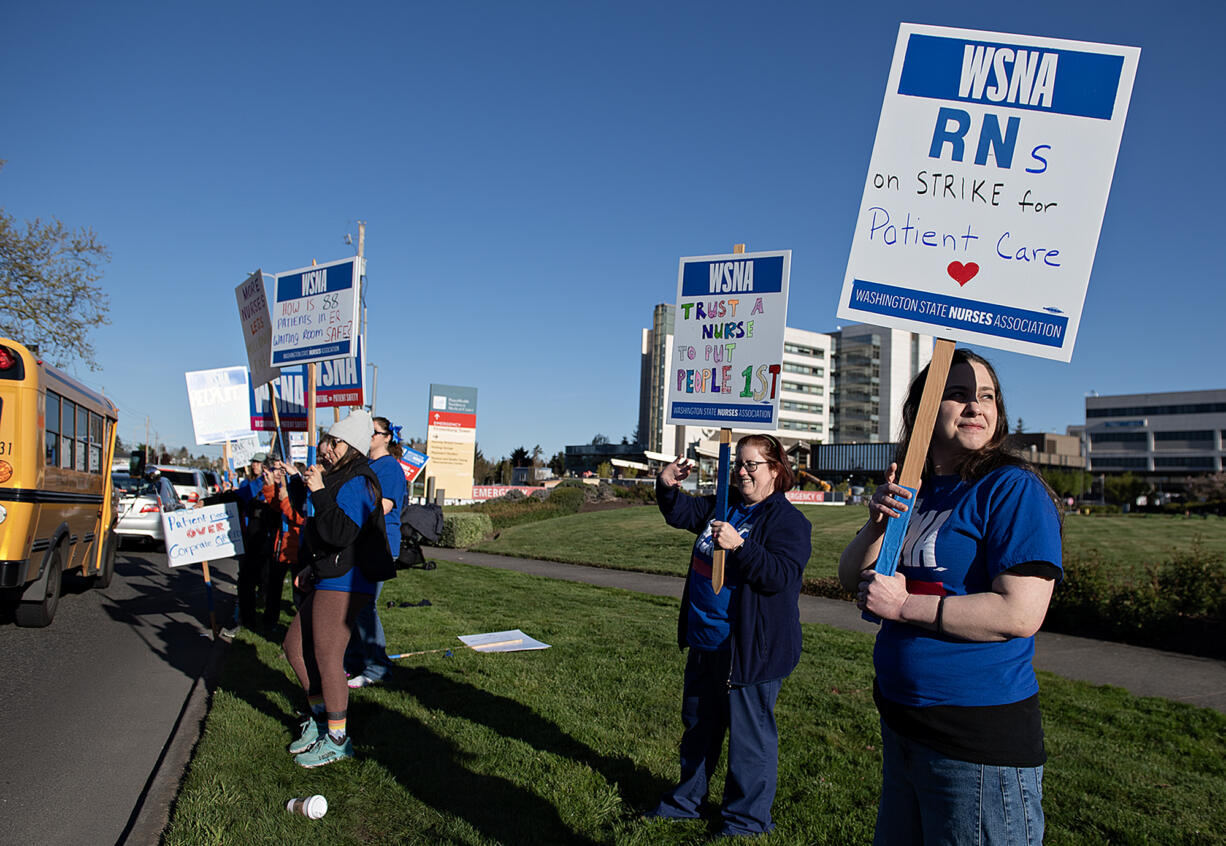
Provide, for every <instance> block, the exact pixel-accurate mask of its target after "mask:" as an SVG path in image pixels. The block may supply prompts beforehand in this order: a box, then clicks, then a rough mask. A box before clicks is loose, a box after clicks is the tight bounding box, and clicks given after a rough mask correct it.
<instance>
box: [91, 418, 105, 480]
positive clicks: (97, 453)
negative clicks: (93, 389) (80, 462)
mask: <svg viewBox="0 0 1226 846" xmlns="http://www.w3.org/2000/svg"><path fill="white" fill-rule="evenodd" d="M102 449H103V446H102V415H101V414H94V413H93V412H92V411H91V412H90V413H89V472H91V473H101V472H102Z"/></svg>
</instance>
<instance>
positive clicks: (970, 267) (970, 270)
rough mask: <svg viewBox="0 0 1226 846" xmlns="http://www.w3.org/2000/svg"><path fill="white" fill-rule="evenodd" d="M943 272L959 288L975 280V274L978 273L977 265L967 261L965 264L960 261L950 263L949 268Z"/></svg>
mask: <svg viewBox="0 0 1226 846" xmlns="http://www.w3.org/2000/svg"><path fill="white" fill-rule="evenodd" d="M945 272H946V273H948V274H949V275H950V276H951V277H952V278H953V280H954V281H955V282H957V283H958V285H960V286H961V285H965V284H966V283H967V282H970V281H971V280H972V279H974V278H975V274H976V273H978V272H979V265H977V264H975V262H973V261H968V262H967V263H966V264H963V263H962V262H960V261H951V262H950V263H949V267H947V268H945Z"/></svg>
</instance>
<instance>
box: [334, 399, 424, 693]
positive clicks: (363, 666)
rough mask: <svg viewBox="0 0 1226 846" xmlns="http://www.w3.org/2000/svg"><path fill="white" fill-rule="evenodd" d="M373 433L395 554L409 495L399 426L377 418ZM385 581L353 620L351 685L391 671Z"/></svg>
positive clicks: (348, 659)
mask: <svg viewBox="0 0 1226 846" xmlns="http://www.w3.org/2000/svg"><path fill="white" fill-rule="evenodd" d="M374 424H375V428H374V434H373V435H371V437H370V450H369V451H368V452H367V456H368V457H369V459H370V469H371V470H373V471H375V475H376V476H378V477H379V487H380V488H381V489H382V499H380V500H379V507H380V508H382V509H383V522H384V524H385V526H386V527H387V548H388V552H390V553H391V556H392V558H395V557H396V556H398V555H399V554H400V509H401V508H403V507H404V500H405V497H406V496H407V495H408V483H407V482H406V481H405V478H404V470H402V469H400V456H402V455H404V447H403V446H401V445H400V427H399V426H393V425H392V421H390V420H388V419H387V418H386V417H376V418H374ZM381 590H383V582H379V583H378V584H376V585H375V601H374V602H371V603H369V604H368V605H364V606H363V607H362V610H361V611H359V612H358V617H357V620H355V621H354V626H353V637H352V638H350V640H349V648H348V649H346V650H345V671H346V672H347V673H349V687H350V688H359V687H365V686H366V685H368V684H378V683H380V682H386V681H387V676H388V674H389V673H390V672H391V671H392V659H390V658H388V657H387V638H386V636H385V635H384V633H383V621H381V620H380V619H379V592H380V591H381Z"/></svg>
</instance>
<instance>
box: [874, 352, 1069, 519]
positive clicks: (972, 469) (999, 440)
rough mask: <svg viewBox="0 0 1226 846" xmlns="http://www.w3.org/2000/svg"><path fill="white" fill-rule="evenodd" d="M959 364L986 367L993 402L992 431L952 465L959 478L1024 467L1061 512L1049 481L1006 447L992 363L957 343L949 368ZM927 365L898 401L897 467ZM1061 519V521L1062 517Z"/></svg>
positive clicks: (928, 463) (1001, 398)
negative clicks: (1003, 468) (899, 403)
mask: <svg viewBox="0 0 1226 846" xmlns="http://www.w3.org/2000/svg"><path fill="white" fill-rule="evenodd" d="M959 364H967V365H970V364H979V365H982V366H983V368H984V369H985V370H987V371H988V375H989V376H991V377H992V390H993V395H994V397H995V402H996V429H995V430H994V431H993V432H992V437H991V438H990V439H988V442H987V443H986V444H984V445H983V446H982V447H980V448H979V449H977V450H975V451H974V452H969V453H967V454H965V455H963V456H962V457H961V458H960V459H959V460H958V464H957V467H956V468H955V469H956V472H957V474H958V475H959V476H960V477H962V479H963V481H966V482H973V481H975V480H977V479H982V478H983V477H984V476H986V475H987V474H989V473H991V472H992V471H993V470H995V469H997V468H998V467H1006V466H1013V467H1021V468H1022V469H1023V470H1028V471H1030V472H1031V473H1033V474H1034V475H1035V477H1036V478H1037V479H1038V480H1039V482H1040V483H1041V484H1042V485H1043V488H1044V489H1045V490H1046V491H1047V495H1048V496H1049V497H1050V498H1051V501H1052V502H1053V503H1054V504H1055V506H1056V514H1057V515H1060V514H1062V513H1063V509H1062V507H1061V503H1060V498H1059V497H1058V496H1056V492H1055V491H1053V490H1052V488H1051V485H1049V484H1047V480H1046V479H1044V478H1043V474H1041V473H1040V472H1039V471H1038V469H1037V468H1036V467H1035V466H1034V465H1033V464H1031V463H1030V462H1029V461H1027V460H1026V459H1025V458H1023V457H1022V456H1020V455H1018V454H1017V453H1016V452H1014V451H1013V450H1011V449H1009V447H1008V446H1007V445H1006V443H1005V441H1006V440H1007V439H1008V436H1009V417H1008V416H1007V415H1006V414H1005V395H1004V393H1003V392H1002V391H1001V389H1000V379H998V378H997V376H996V368H994V367H992V363H991V362H989V361H988V360H987V359H986V358H984V357H983V356H981V355H977V354H976V353H974V352H972V351H971V350H968V349H963V348H961V347H959V348H957V349H955V350H954V355H953V360H952V361H951V362H950V364H949V369H950V370H953V369H954V368H955V367H957V366H958V365H959ZM930 366H931V365H929V366H928V367H925V368H924V369H923V370H921V371H920V372H919V375H918V376H916V377H915V379H914V380H913V381H912V382H911V387H910V389H909V390H908V391H907V398H906V400H905V401H904V402H903V405H902V431H901V432H900V433H899V437H898V450H897V451H896V452H895V453H894V460H895V461H896V462H897V463H898V466H899V467H901V466H902V465H903V461H904V460H905V459H906V457H907V447H908V446H909V445H910V443H911V430H912V429H913V428H914V427H915V416H916V414H918V413H919V405H920V399H921V397H923V395H924V385H925V383H926V382H927V381H928V369H929V367H930ZM931 475H932V456H931V453H930V454H929V455H928V456H927V457H925V459H924V473H923V477H924V478H925V479H926V478H928V477H929V476H931ZM1061 523H1062V524H1063V520H1062V521H1061Z"/></svg>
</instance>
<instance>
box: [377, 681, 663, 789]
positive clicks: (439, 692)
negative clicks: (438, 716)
mask: <svg viewBox="0 0 1226 846" xmlns="http://www.w3.org/2000/svg"><path fill="white" fill-rule="evenodd" d="M394 686H395V687H404V688H406V689H407V690H408V691H409V693H410V694H411V695H412V696H413V697H415V698H416V699H417V700H418V701H419V702H421V704H422V705H424V706H425V707H427V708H431V709H434V710H439V711H445V712H447V713H448V714H451V715H453V716H456V717H463V718H464V719H466V720H469V721H471V722H474V723H479V724H481V725H484V726H486V727H488V728H489V729H491V730H492V731H495V732H497V733H498V734H500V735H502V736H503V737H506V738H508V739H512V740H519V741H522V742H523V743H527V744H528V745H530V746H532V747H533V748H534V749H538V750H540V751H541V752H548V753H550V754H553V755H557V756H558V757H561V758H568V759H570V760H572V761H574V762H576V763H578V764H582V765H585V766H587V767H589V768H591V769H592V770H594V771H595V772H598V773H600V774H601V775H602V776H604V779H605V781H607V782H609V784H615V785H617V787H618V792H619V793H620V794H621V796H622V800H623V802H624V803H625V804H626V805H628V806H629V807H632V808H639V809H645V808H652V807H655V805H656V803H657V802H658V801H659V798H660V796H661V795H662V794H663V793H664V791H665V790H667V789H668V788H670V787H672V784H671V783H669V782H666V781H664V780H663V779H661V778H659V777H658V776H656V775H654V774H653V773H651V772H650V771H649V770H646V769H644V768H642V767H640V766H638V765H637V764H636V763H635V762H634V761H633V760H631V759H630V758H628V757H626V756H624V755H623V756H620V757H616V758H615V757H612V756H609V755H603V754H601V753H599V752H597V751H596V750H594V749H592V748H591V747H590V746H588V745H587V744H585V743H582V742H581V741H578V740H576V739H575V738H573V737H571V736H570V735H568V734H567V733H566V732H564V731H563V730H562V729H560V728H558V726H557V725H555V724H554V723H552V722H550V721H549V720H547V719H545V718H543V717H542V716H541V715H540V714H538V713H536V712H535V711H533V710H532V709H531V708H529V707H527V706H526V705H524V704H523V703H522V702H517V701H516V700H514V699H508V698H507V697H505V696H499V695H497V694H495V693H490V692H489V691H485V690H481V689H480V688H477V687H473V686H472V685H468V684H464V683H463V682H458V681H456V680H454V679H452V678H449V677H447V676H444V675H440V674H439V673H435V672H433V671H431V670H428V669H424V668H418V669H413V670H400V671H398V673H397V675H396V677H395V683H394Z"/></svg>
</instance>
